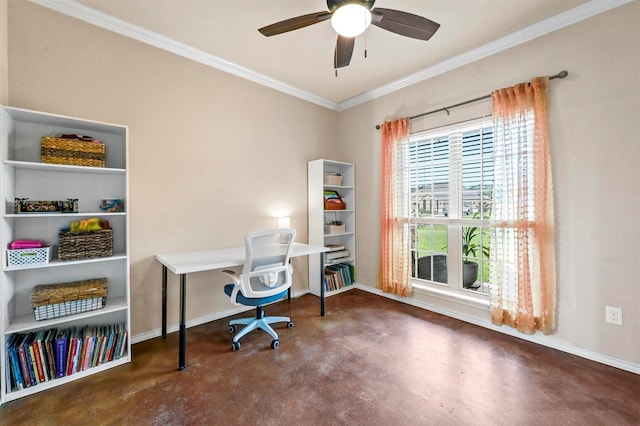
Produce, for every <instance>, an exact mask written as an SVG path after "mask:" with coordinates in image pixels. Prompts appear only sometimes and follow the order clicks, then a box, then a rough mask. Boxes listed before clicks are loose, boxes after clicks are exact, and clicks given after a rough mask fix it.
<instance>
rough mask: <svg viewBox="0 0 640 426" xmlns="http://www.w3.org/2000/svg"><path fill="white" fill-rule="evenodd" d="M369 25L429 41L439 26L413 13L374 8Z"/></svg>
mask: <svg viewBox="0 0 640 426" xmlns="http://www.w3.org/2000/svg"><path fill="white" fill-rule="evenodd" d="M371 24H372V25H375V26H376V27H380V28H382V29H385V30H387V31H391V32H392V33H396V34H400V35H403V36H405V37H411V38H417V39H419V40H429V39H430V38H431V36H433V34H435V32H436V31H438V28H440V24H438V23H437V22H433V21H431V20H429V19H427V18H423V17H422V16H418V15H414V14H413V13H407V12H402V11H399V10H394V9H382V8H379V7H376V8H375V9H373V10H372V11H371Z"/></svg>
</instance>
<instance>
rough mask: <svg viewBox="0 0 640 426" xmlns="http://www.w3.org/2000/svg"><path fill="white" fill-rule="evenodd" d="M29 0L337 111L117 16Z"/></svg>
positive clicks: (65, 2)
mask: <svg viewBox="0 0 640 426" xmlns="http://www.w3.org/2000/svg"><path fill="white" fill-rule="evenodd" d="M30 1H31V2H32V3H35V4H37V5H40V6H43V7H46V8H48V9H51V10H54V11H56V12H58V13H61V14H63V15H67V16H70V17H72V18H76V19H79V20H81V21H84V22H87V23H89V24H92V25H95V26H97V27H100V28H104V29H106V30H108V31H112V32H114V33H117V34H120V35H123V36H125V37H128V38H131V39H134V40H137V41H140V42H142V43H145V44H148V45H151V46H154V47H157V48H159V49H162V50H166V51H167V52H171V53H174V54H176V55H179V56H182V57H184V58H187V59H190V60H193V61H196V62H199V63H201V64H203V65H207V66H209V67H212V68H216V69H218V70H221V71H224V72H228V73H230V74H233V75H235V76H238V77H240V78H243V79H245V80H249V81H252V82H254V83H258V84H261V85H263V86H267V87H270V88H272V89H275V90H278V91H280V92H283V93H286V94H288V95H291V96H295V97H297V98H300V99H303V100H305V101H308V102H311V103H314V104H316V105H320V106H322V107H325V108H328V109H331V110H334V111H335V110H337V104H336V103H335V102H331V101H328V100H326V99H324V98H321V97H319V96H316V95H313V94H311V93H308V92H305V91H303V90H300V89H298V88H296V87H293V86H290V85H288V84H286V83H283V82H282V81H279V80H276V79H273V78H271V77H268V76H266V75H264V74H260V73H258V72H255V71H252V70H250V69H248V68H245V67H242V66H240V65H237V64H234V63H233V62H229V61H227V60H224V59H221V58H218V57H217V56H214V55H211V54H209V53H206V52H203V51H202V50H199V49H196V48H193V47H191V46H188V45H186V44H184V43H180V42H178V41H176V40H173V39H171V38H169V37H165V36H163V35H160V34H157V33H155V32H153V31H149V30H146V29H144V28H141V27H139V26H137V25H133V24H130V23H128V22H125V21H123V20H121V19H118V18H114V17H113V16H109V15H107V14H106V13H102V12H100V11H97V10H95V9H92V8H90V7H87V6H84V5H82V4H79V3H76V2H75V1H73V0H30Z"/></svg>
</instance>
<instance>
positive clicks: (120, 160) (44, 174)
mask: <svg viewBox="0 0 640 426" xmlns="http://www.w3.org/2000/svg"><path fill="white" fill-rule="evenodd" d="M56 133H75V134H81V135H91V136H93V137H95V138H97V139H100V140H101V141H102V142H103V143H104V144H105V146H106V166H105V167H104V168H102V167H101V168H98V167H81V166H67V165H55V164H45V163H42V162H41V161H40V138H41V137H42V136H45V135H50V134H56ZM127 143H128V129H127V127H126V126H119V125H113V124H106V123H99V122H94V121H86V120H80V119H75V118H70V117H63V116H59V115H53V114H47V113H41V112H36V111H29V110H24V109H18V108H11V107H5V106H1V107H0V163H1V167H2V183H1V186H2V188H1V189H0V192H1V194H2V200H3V202H4V206H3V209H2V220H1V221H2V224H1V229H0V231H1V234H0V245H1V246H2V254H3V260H2V272H1V273H0V289H1V291H0V311H1V314H0V315H1V317H0V330H1V331H2V342H3V344H2V345H1V347H0V366H1V370H0V376H1V377H2V381H1V384H0V389H1V393H0V403H1V402H6V401H11V400H15V399H17V398H21V397H24V396H27V395H30V394H33V393H36V392H40V391H43V390H46V389H50V388H52V387H56V386H58V385H61V384H64V383H68V382H70V381H74V380H76V379H79V378H82V377H86V376H88V375H91V374H94V373H97V372H100V371H103V370H106V369H109V368H112V367H116V366H118V365H122V364H124V363H127V362H130V361H131V343H130V340H131V339H130V335H129V336H128V337H129V338H127V343H126V347H125V350H124V356H122V357H121V358H119V359H117V360H114V361H110V362H106V363H104V364H101V365H99V366H97V367H93V368H89V369H88V370H85V371H81V372H78V373H74V374H72V375H69V376H65V377H61V378H57V379H52V380H49V381H45V382H42V383H39V384H37V385H35V386H31V387H26V388H24V389H22V390H17V391H11V389H10V388H9V387H8V386H7V362H8V358H7V348H6V343H7V342H8V340H9V339H10V337H11V336H12V335H13V334H16V333H27V332H32V331H39V330H44V329H51V328H58V329H61V328H68V327H71V326H83V325H107V324H120V323H124V324H126V327H127V330H128V332H129V333H130V331H131V328H130V325H131V314H130V291H129V263H130V261H129V216H128V214H127V212H126V208H127V207H128V205H127V203H128V201H129V199H128V195H129V194H128V174H127V162H128V160H127V150H128V147H127ZM16 197H17V198H27V197H28V198H29V199H31V200H65V199H67V198H77V199H78V200H79V201H78V211H79V212H78V213H33V214H24V213H21V214H15V213H14V207H13V206H14V198H16ZM106 198H120V199H122V200H124V203H125V204H124V206H125V211H124V212H118V213H106V212H104V211H101V210H100V209H99V206H100V201H101V200H102V199H106ZM90 217H100V218H103V219H106V220H108V221H109V223H110V225H111V228H112V229H113V248H114V255H113V256H111V257H104V258H96V259H89V260H78V261H59V260H58V259H57V256H56V254H57V252H56V250H54V255H53V256H52V259H51V261H50V262H49V263H46V264H40V265H34V266H21V267H16V266H8V263H7V255H6V249H7V245H8V243H10V242H11V241H13V240H17V239H38V240H43V241H45V242H46V243H48V244H57V235H58V230H59V229H60V228H62V227H64V226H67V225H68V224H69V221H71V220H81V219H86V218H90ZM98 277H106V278H107V280H108V296H107V301H106V304H105V306H104V307H103V308H102V309H98V310H94V311H89V312H84V313H80V314H76V315H71V316H65V317H61V318H56V319H51V320H42V321H36V320H35V316H34V314H33V310H32V307H31V305H30V302H29V294H30V292H31V290H32V289H33V288H34V286H36V285H38V284H54V283H63V282H73V281H80V280H85V279H90V278H98Z"/></svg>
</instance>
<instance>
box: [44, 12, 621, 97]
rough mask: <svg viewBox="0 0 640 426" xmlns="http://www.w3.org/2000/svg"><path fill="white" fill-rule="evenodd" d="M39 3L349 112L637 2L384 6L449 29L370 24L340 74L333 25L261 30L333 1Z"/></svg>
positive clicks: (357, 41)
mask: <svg viewBox="0 0 640 426" xmlns="http://www.w3.org/2000/svg"><path fill="white" fill-rule="evenodd" d="M32 1H33V2H34V3H37V4H40V5H43V6H46V7H49V8H51V9H54V10H57V11H59V12H61V13H64V14H67V15H69V16H73V17H75V18H79V19H82V20H84V21H87V22H90V23H92V24H95V25H98V26H101V27H103V28H107V29H109V30H112V31H115V32H118V33H120V34H123V35H126V36H128V37H132V38H135V39H137V40H140V41H143V42H146V43H149V44H152V45H155V46H157V47H160V48H163V49H166V50H169V51H172V52H175V53H177V54H180V55H182V56H185V57H188V58H190V59H193V60H196V61H199V62H202V63H205V64H207V65H210V66H212V67H215V68H219V69H222V70H225V71H228V72H231V73H233V74H236V75H239V76H242V77H244V78H247V79H249V80H252V81H256V82H258V83H261V84H265V85H267V86H270V87H273V88H276V89H278V90H281V91H283V92H286V93H289V94H292V95H294V96H298V97H300V98H303V99H306V100H309V101H311V102H314V103H316V104H319V105H322V106H325V107H327V108H332V109H335V110H342V109H346V108H348V107H351V106H353V105H357V104H358V103H361V102H364V101H367V100H369V99H372V98H375V97H377V96H380V95H382V94H385V93H389V92H391V91H393V90H397V89H398V88H400V87H404V86H406V85H409V84H413V83H415V82H417V81H420V80H424V79H426V78H429V77H431V76H434V75H437V74H440V73H442V72H446V71H448V70H450V69H454V68H456V67H458V66H461V65H464V64H466V63H470V62H473V61H474V60H478V59H480V58H482V57H485V56H488V55H490V54H493V53H495V52H498V51H500V50H503V49H506V48H509V47H511V46H514V45H517V44H519V43H522V42H525V41H527V40H531V39H533V38H535V37H538V36H540V35H543V34H546V33H548V32H550V31H554V30H556V29H559V28H562V27H565V26H567V25H570V24H573V23H575V22H578V21H580V20H582V19H586V18H588V17H590V16H593V15H595V14H597V13H600V12H603V11H605V10H608V9H611V8H613V7H617V6H619V5H621V4H624V3H627V2H629V1H631V0H590V1H587V0H377V1H376V4H375V7H381V8H388V9H397V10H401V11H405V12H409V13H413V14H416V15H420V16H424V17H425V18H428V19H431V20H433V21H436V22H438V23H439V24H440V25H441V27H440V29H439V30H438V31H437V32H436V34H435V35H434V36H433V37H432V38H431V40H429V41H426V42H425V41H420V40H414V39H411V38H407V37H402V36H399V35H397V34H394V33H391V32H388V31H385V30H383V29H381V28H378V27H374V26H371V27H369V29H367V31H366V32H365V33H364V34H363V35H360V36H358V37H357V39H356V44H355V50H354V53H353V58H352V60H351V64H350V65H349V66H348V67H346V68H342V69H340V70H339V71H338V76H337V77H336V76H335V72H334V69H333V52H334V48H335V42H336V34H335V32H334V31H333V29H332V28H331V24H330V22H329V21H325V22H321V23H319V24H315V25H313V26H310V27H306V28H302V29H299V30H295V31H292V32H289V33H285V34H280V35H277V36H273V37H264V36H262V35H261V34H260V33H258V31H257V29H258V28H260V27H263V26H265V25H269V24H272V23H274V22H277V21H281V20H284V19H288V18H292V17H295V16H298V15H304V14H308V13H313V12H320V11H326V10H327V5H326V1H325V0H305V1H300V0H272V1H267V0H76V1H73V0H32ZM365 46H366V49H367V57H366V58H365V57H364V49H365ZM559 66H561V64H559ZM556 71H560V70H559V69H558V70H549V72H550V73H551V72H556Z"/></svg>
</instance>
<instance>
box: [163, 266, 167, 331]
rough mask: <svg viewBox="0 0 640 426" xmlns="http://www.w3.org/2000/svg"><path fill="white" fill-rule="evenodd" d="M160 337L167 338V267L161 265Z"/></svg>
mask: <svg viewBox="0 0 640 426" xmlns="http://www.w3.org/2000/svg"><path fill="white" fill-rule="evenodd" d="M162 338H163V339H166V338H167V267H166V266H164V265H162Z"/></svg>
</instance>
